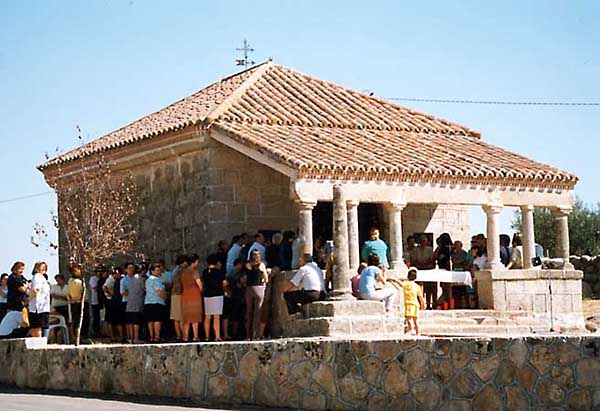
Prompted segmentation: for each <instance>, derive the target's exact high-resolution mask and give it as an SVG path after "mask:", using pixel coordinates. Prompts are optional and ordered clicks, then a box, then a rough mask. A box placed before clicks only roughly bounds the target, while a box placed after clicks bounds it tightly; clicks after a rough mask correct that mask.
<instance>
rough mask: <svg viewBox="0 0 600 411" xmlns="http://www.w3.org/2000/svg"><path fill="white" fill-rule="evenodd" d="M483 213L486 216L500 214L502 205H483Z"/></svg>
mask: <svg viewBox="0 0 600 411" xmlns="http://www.w3.org/2000/svg"><path fill="white" fill-rule="evenodd" d="M482 207H483V211H485V213H486V214H488V215H490V214H500V213H501V212H502V208H503V207H504V206H503V205H502V204H484V205H482Z"/></svg>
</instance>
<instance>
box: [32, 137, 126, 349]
mask: <svg viewBox="0 0 600 411" xmlns="http://www.w3.org/2000/svg"><path fill="white" fill-rule="evenodd" d="M78 130H79V129H78ZM79 139H80V141H82V138H81V132H80V136H79ZM91 149H92V148H91V147H90V146H89V145H88V146H86V145H83V144H82V145H81V147H80V148H79V150H81V154H80V156H79V158H78V159H77V160H74V161H72V162H70V163H69V164H68V170H67V169H65V168H63V166H62V165H61V164H56V165H54V166H52V167H54V169H53V170H50V171H48V172H47V181H48V183H49V185H50V186H51V187H52V188H53V189H54V191H55V192H56V195H57V198H58V213H56V214H55V213H52V221H53V223H54V228H56V229H58V231H59V238H60V239H62V241H61V242H60V243H61V244H60V245H61V249H60V250H59V253H60V255H62V256H63V258H67V259H68V261H69V262H73V263H78V264H81V265H82V267H83V272H84V273H86V272H87V273H89V272H90V270H91V269H92V268H93V266H94V265H95V264H97V263H98V262H102V261H106V260H109V259H111V258H113V257H115V256H118V255H123V254H127V253H128V252H129V250H130V249H131V247H132V245H133V243H134V241H135V237H136V231H135V230H134V228H133V225H132V224H131V223H132V219H133V218H134V216H135V213H136V211H137V208H138V203H137V196H136V195H135V183H134V181H133V176H132V175H131V173H122V174H118V175H113V172H112V164H111V162H110V161H109V160H108V159H107V158H105V156H104V155H103V154H102V153H94V154H92V153H91V152H86V150H91ZM34 237H35V238H34ZM34 237H32V243H33V244H34V245H36V246H40V245H41V244H42V243H46V244H47V245H48V248H52V249H56V248H57V247H58V244H54V243H53V242H51V241H50V240H49V239H50V238H51V237H53V236H49V235H48V231H47V230H46V229H45V227H44V226H43V225H41V224H39V223H37V224H35V226H34ZM83 283H84V298H85V283H86V281H84V282H83ZM82 311H83V304H82ZM80 318H81V319H83V312H82V315H81V316H80ZM80 330H81V320H80V324H79V327H78V332H77V342H76V344H78V343H79V333H80Z"/></svg>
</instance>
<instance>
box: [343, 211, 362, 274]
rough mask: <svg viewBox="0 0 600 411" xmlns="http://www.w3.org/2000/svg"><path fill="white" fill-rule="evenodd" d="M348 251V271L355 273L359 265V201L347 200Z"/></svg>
mask: <svg viewBox="0 0 600 411" xmlns="http://www.w3.org/2000/svg"><path fill="white" fill-rule="evenodd" d="M346 204H347V207H348V211H347V213H348V252H349V256H350V272H352V273H355V272H356V270H358V266H359V265H360V249H359V246H360V244H359V240H358V204H359V201H356V200H348V202H347V203H346Z"/></svg>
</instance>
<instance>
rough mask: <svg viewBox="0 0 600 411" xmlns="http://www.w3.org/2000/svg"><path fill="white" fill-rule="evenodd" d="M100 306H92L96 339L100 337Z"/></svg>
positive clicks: (93, 328)
mask: <svg viewBox="0 0 600 411" xmlns="http://www.w3.org/2000/svg"><path fill="white" fill-rule="evenodd" d="M100 308H102V306H101V305H100V304H92V333H93V334H94V337H99V336H100Z"/></svg>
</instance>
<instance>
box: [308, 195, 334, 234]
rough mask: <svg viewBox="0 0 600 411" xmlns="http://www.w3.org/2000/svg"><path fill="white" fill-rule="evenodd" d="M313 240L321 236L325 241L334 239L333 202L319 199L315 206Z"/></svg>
mask: <svg viewBox="0 0 600 411" xmlns="http://www.w3.org/2000/svg"><path fill="white" fill-rule="evenodd" d="M312 217H313V218H312V221H313V241H314V240H316V239H317V238H321V239H322V240H323V241H324V242H327V241H329V240H333V203H332V202H331V201H319V202H317V205H316V206H315V207H314V208H313V215H312Z"/></svg>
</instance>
